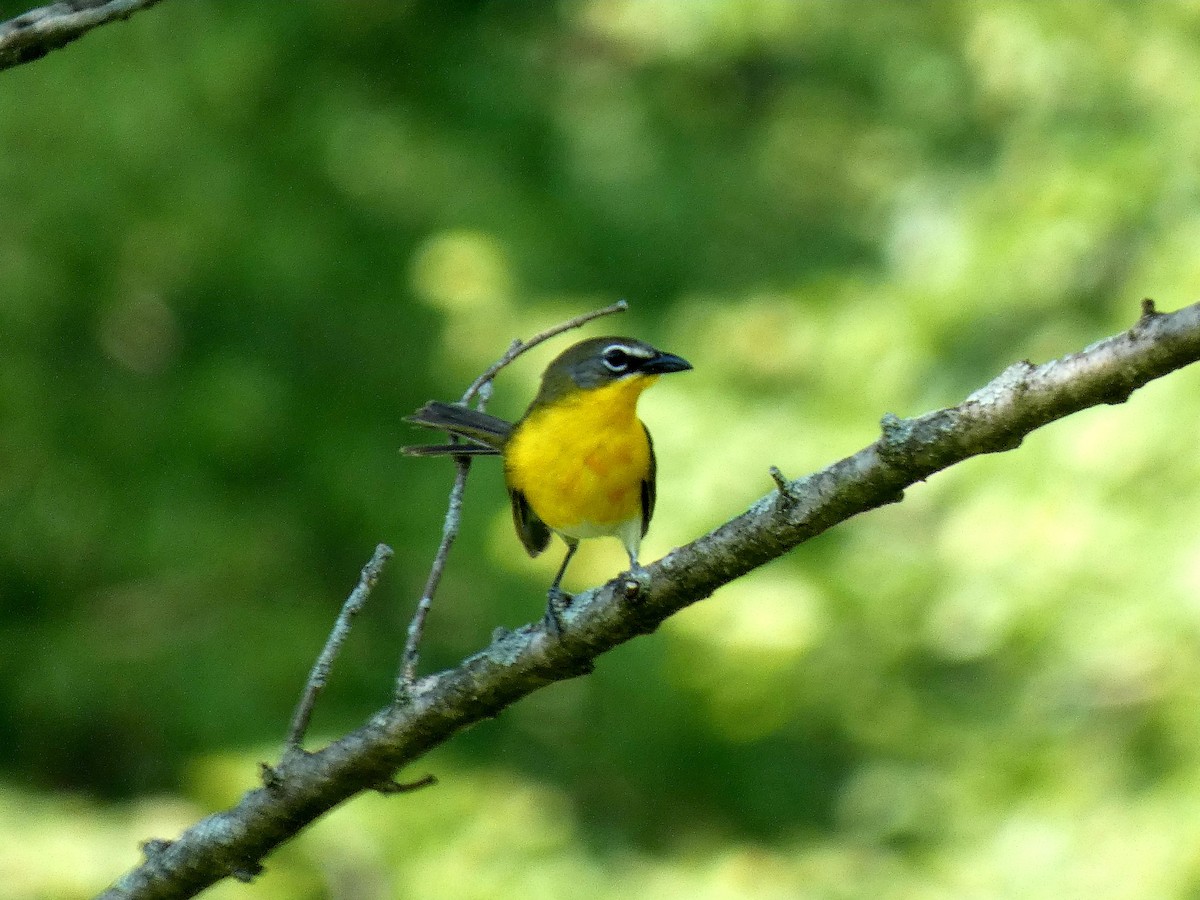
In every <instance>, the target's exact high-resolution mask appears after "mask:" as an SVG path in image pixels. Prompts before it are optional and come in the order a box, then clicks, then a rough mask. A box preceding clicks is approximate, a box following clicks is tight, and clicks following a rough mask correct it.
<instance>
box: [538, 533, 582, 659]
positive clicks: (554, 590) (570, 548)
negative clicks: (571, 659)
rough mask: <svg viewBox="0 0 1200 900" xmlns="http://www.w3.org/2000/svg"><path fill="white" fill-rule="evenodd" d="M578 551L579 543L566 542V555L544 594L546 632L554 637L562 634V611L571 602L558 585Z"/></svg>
mask: <svg viewBox="0 0 1200 900" xmlns="http://www.w3.org/2000/svg"><path fill="white" fill-rule="evenodd" d="M578 549H579V541H567V555H566V556H564V557H563V561H562V565H561V566H559V567H558V574H557V575H555V576H554V582H553V583H552V584H551V585H550V590H548V591H547V592H546V630H547V631H548V632H550V633H551V634H553V635H554V636H555V637H558V636H559V635H560V634H562V611H563V610H564V609H566V607H567V604H569V603H570V602H571V595H570V594H567V593H564V592H563V589H562V588H561V587H559V585H560V584H561V583H562V580H563V575H565V574H566V571H567V565H568V564H569V563H570V562H571V557H572V556H574V555H575V551H576V550H578Z"/></svg>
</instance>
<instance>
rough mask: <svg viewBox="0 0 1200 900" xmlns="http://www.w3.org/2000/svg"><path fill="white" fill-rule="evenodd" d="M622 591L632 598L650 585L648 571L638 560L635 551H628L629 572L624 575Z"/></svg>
mask: <svg viewBox="0 0 1200 900" xmlns="http://www.w3.org/2000/svg"><path fill="white" fill-rule="evenodd" d="M622 580H623V581H624V591H625V596H626V598H628V599H630V600H633V599H635V598H636V597H637V596H638V595H639V594H641V592H642V591H643V590H645V589H646V588H647V587H648V586H649V585H650V573H649V572H647V571H646V570H645V569H644V568H642V565H641V563H639V562H638V558H637V551H636V550H630V551H629V572H628V573H627V574H626V575H625V577H624V579H622Z"/></svg>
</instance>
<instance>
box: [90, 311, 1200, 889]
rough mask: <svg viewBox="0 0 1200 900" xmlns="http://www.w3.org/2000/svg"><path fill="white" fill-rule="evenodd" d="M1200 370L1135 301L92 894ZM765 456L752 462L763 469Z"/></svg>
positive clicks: (581, 669) (202, 870)
mask: <svg viewBox="0 0 1200 900" xmlns="http://www.w3.org/2000/svg"><path fill="white" fill-rule="evenodd" d="M1197 360H1200V304H1197V305H1194V306H1189V307H1187V308H1185V309H1182V310H1180V311H1179V312H1176V313H1172V314H1169V315H1162V314H1159V313H1156V312H1155V311H1154V308H1153V305H1152V304H1149V303H1147V304H1146V305H1145V306H1144V308H1143V315H1142V317H1141V319H1140V320H1139V321H1138V322H1137V324H1136V325H1135V326H1134V327H1133V328H1131V329H1130V330H1129V331H1126V332H1124V333H1122V334H1119V335H1117V336H1115V337H1112V338H1109V339H1107V340H1104V341H1101V342H1099V343H1096V344H1093V345H1092V346H1090V347H1088V348H1086V349H1084V350H1081V351H1080V352H1078V353H1073V354H1070V355H1069V356H1065V357H1062V358H1061V359H1057V360H1053V361H1052V362H1049V363H1045V364H1044V365H1040V366H1035V365H1032V364H1030V363H1027V362H1022V363H1017V364H1015V365H1013V366H1010V367H1009V368H1008V369H1007V370H1005V371H1004V372H1003V373H1002V374H1001V375H1000V376H999V377H998V378H996V379H995V380H993V381H992V382H991V383H990V384H988V385H986V386H984V387H983V388H981V389H980V390H978V391H976V392H975V393H973V394H972V395H971V396H969V397H968V398H967V399H966V400H965V401H963V402H962V403H961V404H959V405H958V406H955V407H952V408H949V409H942V410H938V411H936V412H932V413H927V414H926V415H923V416H919V417H917V418H914V419H899V418H897V417H895V416H891V415H888V416H886V417H885V418H884V422H883V434H882V436H881V437H880V438H879V440H877V441H875V442H874V443H873V444H871V445H870V446H868V447H866V448H864V449H862V450H860V451H859V452H857V453H855V454H854V455H853V456H849V457H847V458H846V459H843V460H841V461H839V462H836V463H834V464H833V465H831V466H829V467H828V468H826V469H824V470H822V471H820V472H817V473H815V474H813V475H810V476H808V477H806V478H802V479H800V480H797V481H787V480H786V479H784V478H783V477H782V475H778V472H777V471H776V473H775V474H776V475H778V477H777V479H776V489H775V490H773V491H772V492H771V493H770V494H768V495H767V496H765V497H763V498H761V499H760V500H758V501H757V502H756V503H754V504H753V505H752V506H751V507H750V508H749V509H748V510H747V511H746V512H744V513H742V514H741V515H740V516H738V517H737V518H735V519H733V520H731V521H729V522H727V523H726V524H724V525H722V526H721V527H719V528H717V529H716V530H715V531H713V532H711V533H709V534H707V535H704V536H703V537H701V538H699V539H697V540H695V541H693V542H692V543H690V544H688V545H686V546H684V547H680V548H678V549H676V550H674V551H672V552H671V553H669V554H668V555H667V556H666V557H664V558H663V559H661V560H659V561H658V562H656V563H653V564H652V565H650V566H649V567H648V577H647V578H646V579H645V580H643V581H633V580H622V579H618V580H617V581H615V582H610V583H609V584H607V585H604V586H603V587H601V588H598V589H594V590H591V591H587V592H585V593H582V594H579V595H577V596H576V598H575V601H574V603H572V605H571V606H570V608H569V609H568V610H567V611H566V612H565V614H564V616H563V620H564V622H563V624H564V629H563V634H562V637H561V639H559V640H554V639H552V638H550V637H549V636H548V635H547V634H546V633H545V632H544V631H543V629H542V627H541V626H540V625H538V626H525V627H523V628H522V629H520V630H519V631H517V632H512V633H507V634H504V635H501V636H500V637H497V638H496V639H495V640H493V642H492V643H491V645H490V646H488V647H487V648H486V649H484V650H482V651H481V652H479V653H477V654H475V655H474V656H472V657H470V658H469V659H467V660H465V661H464V662H462V663H461V664H460V665H459V666H458V667H457V668H454V669H451V670H449V671H445V672H441V673H438V674H436V675H431V676H428V677H425V678H421V679H418V680H417V681H416V682H415V683H414V684H413V685H412V688H411V690H410V691H409V693H408V695H407V698H406V700H405V702H403V703H400V704H396V705H393V706H391V707H388V708H387V709H384V710H381V711H380V712H379V713H377V714H376V715H375V716H374V717H373V718H372V719H371V720H370V721H369V722H368V723H367V724H365V725H364V726H362V727H361V728H359V729H358V730H356V731H354V732H352V733H351V734H348V735H346V736H345V737H344V738H342V739H340V740H338V741H336V742H334V743H333V744H331V745H330V746H328V747H326V748H325V749H324V750H322V751H320V752H318V753H312V754H307V753H293V754H288V756H287V757H286V758H285V760H284V762H283V763H282V764H281V765H280V766H279V767H278V768H276V769H267V770H266V772H267V774H268V776H269V777H267V778H266V779H265V785H264V787H262V788H259V789H257V790H253V791H250V792H249V793H247V794H246V795H245V796H244V797H243V798H242V800H241V802H239V803H238V805H237V806H236V807H234V808H232V809H229V810H225V811H223V812H219V813H216V814H215V815H212V816H209V817H208V818H206V819H204V820H202V821H201V822H199V823H197V824H196V825H195V826H193V827H192V828H191V829H189V830H188V831H187V832H185V833H184V834H183V835H182V837H180V838H179V840H177V841H175V842H172V843H168V842H165V841H152V842H149V843H148V844H147V845H146V846H145V850H146V861H145V862H144V863H143V865H141V866H140V867H139V868H137V869H135V870H133V871H131V872H130V873H128V874H127V875H126V876H125V877H124V878H122V879H121V880H120V881H119V882H118V883H117V884H116V885H115V886H113V887H112V888H111V889H110V890H109V891H108V892H106V893H105V894H104V895H103V896H104V897H106V898H110V900H115V898H134V897H136V898H166V897H188V896H192V895H194V894H195V893H196V892H198V891H200V890H201V889H203V888H204V887H206V886H208V885H210V884H212V883H213V882H215V881H217V880H219V879H221V878H224V877H227V876H230V875H233V876H234V877H241V878H249V877H251V876H252V875H253V874H254V873H256V872H257V871H258V870H259V865H260V860H262V859H263V858H264V857H265V856H266V855H267V854H268V853H270V852H271V851H272V850H273V849H274V848H275V847H277V846H278V845H279V844H280V843H282V842H283V841H286V840H288V839H289V838H291V837H293V836H294V835H295V834H296V833H297V832H298V831H299V830H300V829H302V828H303V827H305V826H306V825H308V824H309V823H311V822H312V821H313V820H314V819H316V818H317V817H318V816H320V815H322V814H323V813H325V812H327V811H328V810H330V809H331V808H333V807H334V806H336V805H337V804H339V803H341V802H343V801H344V800H346V799H347V798H349V797H351V796H353V795H354V794H356V793H358V792H360V791H364V790H372V789H381V788H382V789H386V786H387V785H391V784H393V782H391V780H390V779H391V776H392V774H393V773H394V772H396V771H397V770H398V769H399V768H400V767H402V766H404V765H407V764H409V763H411V762H413V761H414V760H416V759H417V758H419V757H420V756H421V755H422V754H423V753H425V752H426V751H427V750H429V749H430V748H432V747H434V746H436V745H438V744H440V743H442V742H444V741H446V740H447V739H449V738H450V737H451V736H452V735H454V734H455V733H457V732H459V731H461V730H463V729H464V728H466V727H467V726H469V725H471V724H473V723H475V722H477V721H479V720H480V719H483V718H485V717H489V716H495V715H496V714H497V713H499V712H500V711H501V710H503V709H504V708H505V707H506V706H508V705H509V704H511V703H513V702H515V701H516V700H518V699H520V698H521V697H523V696H525V695H526V694H529V693H531V692H533V691H535V690H537V689H538V688H539V687H542V686H544V685H547V684H550V683H551V682H554V681H559V680H562V679H566V678H571V677H573V676H575V675H579V674H583V673H586V672H588V671H590V669H591V667H592V664H593V660H594V659H595V657H596V656H597V655H598V654H600V653H603V652H604V651H606V650H609V649H611V648H612V647H615V646H616V645H618V644H620V643H622V642H623V641H627V640H629V639H630V638H632V637H634V636H635V635H638V634H644V633H647V632H650V631H653V630H654V629H655V628H657V627H658V626H659V625H660V624H661V623H662V622H663V620H664V619H666V618H667V617H668V616H670V615H671V614H672V613H674V612H676V611H678V610H679V609H682V608H683V607H685V606H687V605H688V604H691V603H695V602H696V601H698V600H701V599H703V598H705V597H707V596H709V595H710V594H712V593H713V591H715V590H716V589H717V588H719V587H721V586H722V585H724V584H727V583H728V582H730V581H732V580H734V579H735V578H738V577H740V576H741V575H744V574H746V573H747V572H749V571H750V570H751V569H754V568H756V567H757V566H760V565H762V564H763V563H765V562H767V561H768V560H771V559H774V558H776V557H778V556H780V555H782V554H784V553H786V552H787V551H788V550H790V549H792V548H793V547H795V546H797V545H798V544H800V543H803V542H804V541H806V540H808V539H809V538H811V537H813V536H814V535H817V534H820V533H821V532H822V531H824V530H826V529H827V528H830V527H831V526H833V525H836V524H837V523H839V522H842V521H844V520H846V519H848V518H850V517H851V516H854V515H857V514H858V513H861V512H865V511H867V510H869V509H872V508H875V507H877V506H881V505H883V504H886V503H892V502H895V501H896V500H899V499H900V498H901V496H902V492H903V491H904V489H905V488H907V487H908V486H909V485H912V484H914V483H915V482H918V481H921V480H923V479H925V478H927V477H928V476H929V475H931V474H933V473H934V472H937V471H939V470H941V469H944V468H947V467H948V466H951V465H953V464H954V463H956V462H959V461H961V460H963V459H966V458H968V457H970V456H975V455H978V454H982V453H994V452H998V451H1001V450H1011V449H1013V448H1014V447H1016V446H1018V445H1019V444H1020V442H1021V440H1022V439H1023V438H1024V436H1025V435H1026V434H1028V433H1030V432H1031V431H1033V430H1034V429H1036V428H1039V427H1041V426H1042V425H1045V424H1047V423H1049V422H1052V421H1054V420H1055V419H1060V418H1062V417H1064V416H1067V415H1070V414H1071V413H1073V412H1076V411H1078V410H1081V409H1084V408H1086V407H1089V406H1095V405H1098V404H1102V403H1120V402H1122V401H1123V400H1125V399H1126V398H1127V397H1128V396H1129V394H1130V393H1131V392H1132V391H1134V390H1135V389H1137V388H1139V387H1141V386H1142V385H1144V384H1146V383H1147V382H1149V381H1151V380H1153V379H1155V378H1158V377H1160V376H1162V375H1165V374H1167V373H1168V372H1171V371H1173V370H1175V369H1178V368H1181V367H1182V366H1185V365H1188V364H1189V363H1193V362H1196V361H1197ZM765 469H766V461H764V470H765Z"/></svg>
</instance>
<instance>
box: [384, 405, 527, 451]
mask: <svg viewBox="0 0 1200 900" xmlns="http://www.w3.org/2000/svg"><path fill="white" fill-rule="evenodd" d="M404 421H406V422H412V423H413V424H414V425H420V426H421V427H423V428H435V429H437V430H439V431H446V432H449V433H450V434H453V435H457V436H458V437H462V438H466V439H467V440H468V441H471V442H472V444H477V445H480V446H481V447H482V448H483V451H482V452H487V451H488V450H490V451H491V452H492V453H499V452H500V449H501V448H502V447H503V446H504V442H505V441H507V440H508V436H509V435H510V434H512V430H513V426H512V423H511V422H506V421H505V420H504V419H499V418H497V417H496V416H489V415H488V414H487V413H481V412H477V411H476V410H473V409H467V408H466V407H465V406H455V405H453V404H450V403H439V402H438V401H437V400H430V401H429V402H428V403H426V404H425V405H424V406H422V407H421V408H420V409H418V410H417V411H416V412H415V413H413V414H412V415H411V416H408V417H406V418H405V420H404ZM449 446H454V445H449ZM414 449H415V448H414ZM464 451H465V452H464ZM445 452H446V453H458V454H460V455H468V456H470V455H477V454H479V453H480V452H481V451H479V450H471V449H470V448H468V447H464V448H462V449H460V450H457V451H451V450H447V451H445ZM415 455H418V456H420V455H425V456H429V455H443V454H440V453H438V454H431V453H425V454H419V453H418V454H415Z"/></svg>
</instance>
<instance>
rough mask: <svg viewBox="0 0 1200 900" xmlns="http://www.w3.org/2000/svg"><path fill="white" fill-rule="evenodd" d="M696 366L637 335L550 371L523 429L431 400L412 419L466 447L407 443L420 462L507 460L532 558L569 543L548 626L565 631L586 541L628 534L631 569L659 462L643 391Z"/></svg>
mask: <svg viewBox="0 0 1200 900" xmlns="http://www.w3.org/2000/svg"><path fill="white" fill-rule="evenodd" d="M691 367H692V366H691V364H690V363H689V362H687V360H685V359H683V358H681V357H678V356H676V355H674V354H673V353H664V352H663V351H662V350H658V349H656V348H654V347H652V346H650V345H649V344H647V343H645V342H643V341H639V340H635V339H633V338H627V337H599V338H591V339H589V340H586V341H580V342H579V343H577V344H574V345H573V346H571V347H568V348H567V349H566V350H564V351H563V352H562V353H561V354H559V355H558V356H557V357H556V358H555V359H554V360H553V361H552V362H551V363H550V365H548V366H547V367H546V371H545V372H543V373H542V384H541V388H540V389H539V390H538V393H537V396H536V397H534V399H533V402H532V403H531V404H529V408H528V409H527V410H526V411H525V414H524V415H523V416H522V417H521V418H520V419H519V420H518V421H517V422H516V423H515V424H513V423H511V422H508V421H506V420H504V419H500V418H497V417H496V416H490V415H488V414H487V413H481V412H478V411H476V410H473V409H468V408H466V407H464V406H458V405H454V404H450V403H439V402H437V401H430V402H429V403H427V404H425V406H423V407H421V409H419V410H417V412H416V413H414V414H413V415H411V416H409V417H408V418H407V419H406V421H408V422H412V423H414V424H416V425H421V426H424V427H426V428H435V429H439V430H441V431H446V432H448V433H450V434H452V435H456V436H457V437H459V438H462V439H463V440H464V441H465V443H457V444H440V445H437V446H424V447H406V448H405V451H404V452H405V453H407V454H409V455H411V456H489V455H499V456H501V457H503V459H504V481H505V484H506V485H507V487H508V495H509V499H510V500H511V503H512V515H513V524H514V525H515V526H516V529H517V535H518V537H520V539H521V543H522V544H523V545H524V546H525V549H526V550H527V551H528V552H529V555H530V556H537V555H538V554H539V553H541V552H542V551H543V550H545V549H546V547H547V546H548V545H549V543H550V534H551V532H553V533H555V534H557V535H558V536H559V537H561V538H562V539H563V540H564V541H565V542H566V545H567V553H566V556H565V557H564V558H563V562H562V565H561V566H560V567H559V569H558V574H557V575H555V576H554V582H553V583H552V584H551V585H550V590H549V592H548V594H547V603H546V624H547V627H549V628H550V629H551V630H553V631H555V632H557V631H558V630H559V629H560V627H561V622H560V618H559V616H560V612H561V609H562V606H563V604H564V602H565V601H566V600H567V597H566V595H564V594H563V593H562V590H561V588H560V585H561V583H562V578H563V574H564V573H565V572H566V571H567V564H568V563H570V561H571V557H572V556H574V554H575V551H576V549H578V547H579V542H580V541H581V540H584V539H585V538H594V537H607V536H612V537H616V538H618V539H619V540H620V541H621V543H622V544H624V545H625V550H626V552H627V553H628V554H629V565H630V569H631V571H636V570H638V569H639V568H640V567H639V565H638V548H639V547H640V546H641V541H642V537H643V536H644V535H645V534H646V529H647V528H649V527H650V517H651V516H652V515H653V514H654V499H655V473H656V463H655V458H654V446H653V443H652V442H651V440H650V432H649V431H648V430H647V428H646V426H645V425H644V424H642V422H641V420H640V419H638V417H637V401H638V397H640V396H641V393H642V391H644V390H645V389H646V388H648V387H650V385H652V384H654V382H655V381H657V380H658V377H659V376H660V375H665V374H667V373H668V372H682V371H684V370H686V369H690V368H691Z"/></svg>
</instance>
